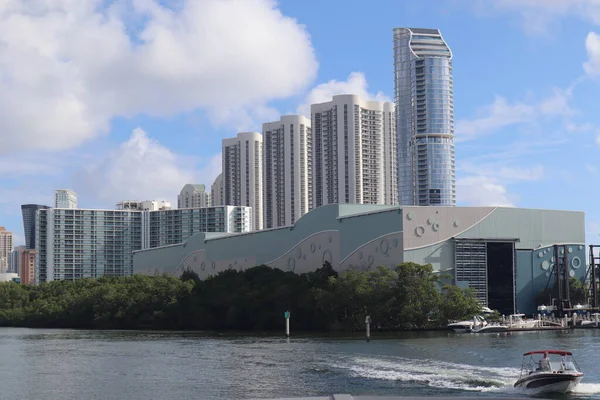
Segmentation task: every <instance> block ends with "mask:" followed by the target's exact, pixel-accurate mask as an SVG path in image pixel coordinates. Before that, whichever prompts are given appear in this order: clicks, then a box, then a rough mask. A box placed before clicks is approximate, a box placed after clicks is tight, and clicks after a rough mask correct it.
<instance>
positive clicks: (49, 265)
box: [35, 206, 252, 283]
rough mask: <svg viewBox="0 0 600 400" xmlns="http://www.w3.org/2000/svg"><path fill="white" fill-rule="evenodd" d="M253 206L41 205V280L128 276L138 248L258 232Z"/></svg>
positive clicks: (38, 235) (37, 266) (38, 225)
mask: <svg viewBox="0 0 600 400" xmlns="http://www.w3.org/2000/svg"><path fill="white" fill-rule="evenodd" d="M251 212H252V209H251V208H250V207H235V206H221V207H208V208H188V209H177V210H170V209H167V210H158V211H147V210H144V211H140V210H125V209H124V210H87V209H59V208H50V209H41V210H39V211H38V213H37V222H36V229H37V232H36V241H37V243H36V252H35V253H36V254H35V258H36V262H35V276H36V279H35V280H36V282H38V283H41V282H47V281H52V280H75V279H80V278H96V277H100V276H104V275H108V276H127V275H130V274H131V271H132V268H133V254H132V252H133V251H135V250H142V249H147V248H152V247H159V246H165V245H170V244H176V243H182V242H184V241H185V240H186V239H188V238H189V237H190V236H192V235H194V234H195V233H199V232H227V233H241V232H250V231H251V230H252V224H251V221H252V215H251Z"/></svg>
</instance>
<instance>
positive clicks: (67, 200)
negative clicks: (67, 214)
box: [54, 189, 77, 208]
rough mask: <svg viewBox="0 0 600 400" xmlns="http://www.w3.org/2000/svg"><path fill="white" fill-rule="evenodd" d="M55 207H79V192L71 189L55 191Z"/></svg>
mask: <svg viewBox="0 0 600 400" xmlns="http://www.w3.org/2000/svg"><path fill="white" fill-rule="evenodd" d="M54 208H77V193H75V192H74V191H72V190H70V189H58V190H56V191H55V192H54Z"/></svg>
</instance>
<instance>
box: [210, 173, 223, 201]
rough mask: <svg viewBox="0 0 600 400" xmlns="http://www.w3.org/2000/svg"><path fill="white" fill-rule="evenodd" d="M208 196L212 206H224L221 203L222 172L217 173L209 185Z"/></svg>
mask: <svg viewBox="0 0 600 400" xmlns="http://www.w3.org/2000/svg"><path fill="white" fill-rule="evenodd" d="M210 198H211V201H212V205H213V206H225V205H227V204H223V174H222V173H221V174H219V175H218V176H217V177H216V178H215V181H214V182H213V184H212V185H211V187H210Z"/></svg>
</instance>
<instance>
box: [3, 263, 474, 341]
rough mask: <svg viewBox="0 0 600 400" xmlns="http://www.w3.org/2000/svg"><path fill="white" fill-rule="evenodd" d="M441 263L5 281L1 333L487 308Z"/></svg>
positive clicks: (422, 324) (265, 323)
mask: <svg viewBox="0 0 600 400" xmlns="http://www.w3.org/2000/svg"><path fill="white" fill-rule="evenodd" d="M440 279H441V277H440V276H438V275H436V274H435V273H434V272H433V268H432V267H431V265H419V264H415V263H404V264H401V265H399V266H398V267H397V268H395V269H389V268H384V267H378V268H375V269H370V270H358V269H352V270H349V271H346V272H344V273H341V274H338V273H337V272H336V271H335V270H334V269H333V267H332V266H331V264H330V263H327V262H326V263H325V264H324V265H323V266H322V267H321V268H319V269H317V270H316V271H314V272H310V273H306V274H301V275H298V274H295V273H293V272H285V271H282V270H280V269H277V268H271V267H268V266H265V265H261V266H257V267H254V268H250V269H247V270H245V271H236V270H227V271H223V272H220V273H219V274H217V275H216V276H212V277H209V278H208V279H206V280H204V281H202V280H200V279H199V277H198V274H197V273H196V272H194V271H191V270H185V271H184V272H183V273H182V276H181V278H180V279H177V278H174V277H169V276H166V275H163V276H142V275H135V276H132V277H104V278H100V279H81V280H77V281H55V282H49V283H45V284H42V285H39V286H21V285H18V284H15V283H12V282H11V283H3V284H0V326H27V327H48V328H89V329H100V328H101V329H199V330H282V329H283V326H284V324H285V321H284V318H283V313H284V312H285V311H288V310H289V311H291V319H292V324H293V326H294V329H295V330H299V331H329V330H344V331H353V330H363V329H364V324H365V317H366V316H367V315H370V316H371V319H372V323H373V327H374V329H377V328H379V329H402V328H426V327H434V326H445V324H446V323H447V321H448V320H449V319H462V318H470V317H471V316H472V315H474V314H477V312H478V311H479V309H480V308H479V304H478V303H477V300H476V299H475V297H474V296H473V293H472V292H470V291H467V290H462V289H459V288H457V287H455V286H452V285H443V287H442V290H441V292H440V291H439V290H438V287H439V285H440Z"/></svg>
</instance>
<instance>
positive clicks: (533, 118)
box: [455, 81, 583, 142]
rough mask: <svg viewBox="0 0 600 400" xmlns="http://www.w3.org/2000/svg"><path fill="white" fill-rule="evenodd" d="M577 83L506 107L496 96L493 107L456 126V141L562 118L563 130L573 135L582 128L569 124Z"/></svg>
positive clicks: (491, 105) (505, 102) (487, 107)
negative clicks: (537, 98)
mask: <svg viewBox="0 0 600 400" xmlns="http://www.w3.org/2000/svg"><path fill="white" fill-rule="evenodd" d="M578 83H579V81H577V82H575V83H574V84H573V85H571V86H570V87H568V88H567V89H559V88H554V89H553V91H552V95H550V96H548V97H545V98H542V99H541V100H539V101H527V102H525V101H520V102H515V103H510V102H508V101H507V100H506V98H504V97H502V96H496V97H495V99H494V101H493V103H492V104H490V105H488V106H485V107H482V108H480V109H479V110H478V111H477V112H476V116H475V117H473V118H465V119H461V120H459V121H457V123H456V128H455V131H456V141H457V142H462V141H467V140H473V139H476V138H479V137H481V136H484V135H487V134H490V133H493V132H495V131H497V130H500V129H502V128H505V127H508V126H514V125H520V124H529V125H534V124H536V123H537V122H538V120H540V119H543V118H545V119H551V118H557V117H559V118H562V119H563V125H564V126H565V129H566V130H570V131H574V130H576V129H578V128H581V127H582V126H583V125H581V124H578V125H576V124H575V123H574V122H572V121H571V120H570V118H571V117H573V116H575V115H577V114H578V111H576V110H574V109H573V108H571V106H570V104H569V103H570V101H571V99H572V95H573V90H574V88H575V86H576V85H577V84H578Z"/></svg>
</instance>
